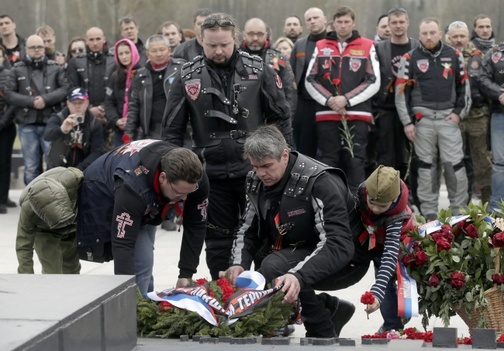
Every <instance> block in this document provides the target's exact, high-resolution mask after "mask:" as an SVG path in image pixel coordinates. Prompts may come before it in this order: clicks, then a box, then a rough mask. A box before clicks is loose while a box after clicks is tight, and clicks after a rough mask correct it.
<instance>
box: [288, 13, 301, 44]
mask: <svg viewBox="0 0 504 351" xmlns="http://www.w3.org/2000/svg"><path fill="white" fill-rule="evenodd" d="M283 32H284V34H285V36H286V37H287V38H289V39H290V40H292V42H293V43H296V40H298V39H299V37H300V36H301V34H303V24H302V23H301V18H299V17H298V16H295V15H294V16H289V17H287V18H286V19H285V24H284V28H283Z"/></svg>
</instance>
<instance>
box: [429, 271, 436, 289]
mask: <svg viewBox="0 0 504 351" xmlns="http://www.w3.org/2000/svg"><path fill="white" fill-rule="evenodd" d="M427 284H429V286H432V287H433V288H435V287H436V286H438V285H439V277H438V275H437V273H432V275H431V276H430V278H429V282H428V283H427Z"/></svg>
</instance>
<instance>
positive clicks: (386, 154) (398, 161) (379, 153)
mask: <svg viewBox="0 0 504 351" xmlns="http://www.w3.org/2000/svg"><path fill="white" fill-rule="evenodd" d="M375 125H376V128H375V133H376V134H375V138H376V148H375V150H376V163H377V164H378V165H380V164H381V165H384V166H387V167H393V168H395V169H396V170H398V171H399V172H400V175H401V179H403V180H404V178H405V176H406V172H407V170H408V155H409V153H408V145H409V142H408V139H407V138H406V134H404V126H403V124H402V123H401V121H400V120H399V116H398V114H397V111H396V110H385V109H379V110H378V113H377V114H376V117H375Z"/></svg>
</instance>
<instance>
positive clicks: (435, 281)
mask: <svg viewBox="0 0 504 351" xmlns="http://www.w3.org/2000/svg"><path fill="white" fill-rule="evenodd" d="M485 213H486V210H485V208H484V207H482V206H477V205H474V204H470V205H469V207H468V208H467V210H466V211H465V213H464V215H461V216H455V217H452V216H451V212H450V211H445V210H442V211H441V212H440V213H439V216H438V221H437V222H436V221H434V222H429V223H427V224H424V225H421V226H420V227H418V228H416V229H415V230H413V231H411V232H410V233H409V234H408V238H403V240H402V243H401V249H402V254H401V257H400V260H401V263H402V264H403V265H405V266H406V267H407V272H408V274H409V275H410V276H411V277H412V278H414V279H415V280H416V282H417V288H418V295H419V313H420V314H421V315H422V325H423V326H424V328H425V327H426V326H427V325H428V321H429V318H430V317H432V316H436V317H439V318H441V319H442V321H443V324H444V325H445V326H447V325H449V321H450V317H451V316H453V315H454V314H455V311H460V310H465V311H466V312H467V313H469V314H472V315H474V314H475V313H477V312H475V309H481V311H483V310H484V309H485V308H486V307H487V303H488V301H487V298H486V296H485V291H487V290H488V289H490V288H492V287H493V286H494V285H496V286H497V287H498V288H499V289H500V291H504V286H503V285H502V283H503V282H504V275H503V274H501V273H500V272H501V271H500V268H498V272H496V271H495V268H494V265H495V264H494V259H495V258H496V256H498V257H499V258H500V256H501V255H502V250H500V251H499V250H497V249H496V248H497V247H501V246H503V244H504V233H502V230H500V229H499V228H497V227H495V224H494V220H493V219H492V218H490V217H487V216H486V215H484V214H485ZM478 317H479V321H478V327H486V326H487V320H486V317H485V314H484V313H479V314H478ZM466 322H467V321H466Z"/></svg>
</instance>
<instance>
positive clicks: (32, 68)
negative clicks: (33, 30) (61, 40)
mask: <svg viewBox="0 0 504 351" xmlns="http://www.w3.org/2000/svg"><path fill="white" fill-rule="evenodd" d="M44 49H45V47H44V41H43V40H42V38H41V37H39V36H38V35H31V36H30V37H28V39H27V40H26V56H25V57H23V61H21V62H18V63H16V64H15V65H14V68H13V69H12V70H11V71H10V73H9V78H8V80H7V82H6V85H5V99H6V101H7V103H8V104H9V105H11V106H14V107H15V111H16V112H15V113H16V123H18V125H19V129H18V133H19V139H20V141H21V150H22V152H23V160H24V165H25V171H24V181H25V184H28V183H30V182H31V181H32V180H33V179H35V178H36V177H37V176H38V175H39V174H40V173H42V162H41V160H42V156H47V152H48V149H49V142H47V141H45V140H44V131H45V128H46V125H47V122H48V121H49V118H50V117H51V114H52V113H53V112H59V111H60V110H61V103H62V102H63V101H65V98H66V95H67V92H68V82H67V79H66V77H65V72H64V71H63V68H62V67H61V66H59V65H58V64H57V63H56V61H52V60H48V59H47V57H46V56H45V54H44Z"/></svg>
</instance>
